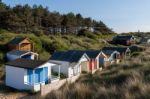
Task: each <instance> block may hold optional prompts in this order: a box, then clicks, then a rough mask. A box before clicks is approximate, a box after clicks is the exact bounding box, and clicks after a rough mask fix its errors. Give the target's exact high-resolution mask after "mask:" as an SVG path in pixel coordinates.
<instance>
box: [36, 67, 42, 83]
mask: <svg viewBox="0 0 150 99" xmlns="http://www.w3.org/2000/svg"><path fill="white" fill-rule="evenodd" d="M42 72H43V68H38V69H35V76H34V82H35V83H40V82H42V80H43V75H42Z"/></svg>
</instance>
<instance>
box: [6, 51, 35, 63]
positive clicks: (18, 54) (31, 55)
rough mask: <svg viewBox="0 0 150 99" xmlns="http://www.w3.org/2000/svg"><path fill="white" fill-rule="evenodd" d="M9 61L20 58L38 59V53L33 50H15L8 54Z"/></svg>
mask: <svg viewBox="0 0 150 99" xmlns="http://www.w3.org/2000/svg"><path fill="white" fill-rule="evenodd" d="M6 56H7V59H8V61H12V60H16V59H18V58H24V59H31V60H38V54H37V53H34V52H31V51H20V50H13V51H10V52H8V53H7V54H6Z"/></svg>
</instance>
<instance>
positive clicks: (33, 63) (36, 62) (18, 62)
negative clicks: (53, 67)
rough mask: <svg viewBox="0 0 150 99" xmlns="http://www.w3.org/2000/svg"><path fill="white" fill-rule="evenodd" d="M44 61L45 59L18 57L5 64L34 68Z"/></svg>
mask: <svg viewBox="0 0 150 99" xmlns="http://www.w3.org/2000/svg"><path fill="white" fill-rule="evenodd" d="M45 63H46V61H39V60H28V59H21V58H19V59H16V60H14V61H11V62H8V63H6V65H9V66H14V67H19V68H27V69H35V68H37V67H39V66H41V65H43V64H45Z"/></svg>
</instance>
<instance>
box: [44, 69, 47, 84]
mask: <svg viewBox="0 0 150 99" xmlns="http://www.w3.org/2000/svg"><path fill="white" fill-rule="evenodd" d="M44 73H45V78H44V81H45V83H46V84H48V67H45V68H44Z"/></svg>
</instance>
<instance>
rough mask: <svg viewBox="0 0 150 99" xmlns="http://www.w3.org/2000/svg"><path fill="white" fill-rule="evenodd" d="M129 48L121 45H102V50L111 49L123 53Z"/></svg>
mask: <svg viewBox="0 0 150 99" xmlns="http://www.w3.org/2000/svg"><path fill="white" fill-rule="evenodd" d="M128 49H129V48H125V47H124V48H123V47H103V49H102V50H113V51H118V52H120V53H125V52H126V51H127V50H128Z"/></svg>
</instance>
